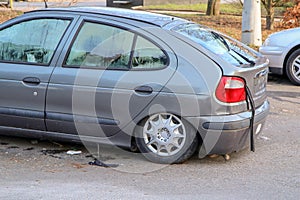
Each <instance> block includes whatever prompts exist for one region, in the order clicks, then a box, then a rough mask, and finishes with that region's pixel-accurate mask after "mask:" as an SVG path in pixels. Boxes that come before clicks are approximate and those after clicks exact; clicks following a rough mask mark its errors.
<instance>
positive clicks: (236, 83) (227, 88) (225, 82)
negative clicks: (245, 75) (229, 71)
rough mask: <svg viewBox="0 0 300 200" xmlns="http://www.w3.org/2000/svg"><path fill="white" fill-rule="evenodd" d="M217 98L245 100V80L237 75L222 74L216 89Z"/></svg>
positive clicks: (230, 100)
mask: <svg viewBox="0 0 300 200" xmlns="http://www.w3.org/2000/svg"><path fill="white" fill-rule="evenodd" d="M216 97H217V99H218V100H220V101H222V102H225V103H237V102H241V101H245V100H246V89H245V81H244V80H243V79H242V78H239V77H230V76H223V77H222V78H221V80H220V83H219V85H218V87H217V90H216Z"/></svg>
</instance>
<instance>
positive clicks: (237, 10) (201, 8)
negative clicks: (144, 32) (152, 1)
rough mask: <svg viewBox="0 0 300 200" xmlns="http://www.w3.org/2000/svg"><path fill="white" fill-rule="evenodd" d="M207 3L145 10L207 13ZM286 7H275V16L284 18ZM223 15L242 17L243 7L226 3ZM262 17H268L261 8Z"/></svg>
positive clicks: (154, 6)
mask: <svg viewBox="0 0 300 200" xmlns="http://www.w3.org/2000/svg"><path fill="white" fill-rule="evenodd" d="M206 8H207V4H206V3H199V4H162V5H150V6H145V7H143V9H145V10H177V11H197V12H202V13H205V12H206ZM285 10H286V7H275V16H282V15H283V13H284V12H285ZM220 11H221V14H226V15H242V11H243V7H242V5H241V4H240V3H225V4H221V5H220ZM261 12H262V15H266V10H265V8H264V7H263V5H262V6H261Z"/></svg>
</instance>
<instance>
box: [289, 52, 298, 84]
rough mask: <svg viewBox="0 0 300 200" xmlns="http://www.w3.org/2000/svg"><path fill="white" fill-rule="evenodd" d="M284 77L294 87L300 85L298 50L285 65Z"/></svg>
mask: <svg viewBox="0 0 300 200" xmlns="http://www.w3.org/2000/svg"><path fill="white" fill-rule="evenodd" d="M286 75H287V76H288V78H289V79H290V81H291V82H292V83H293V84H295V85H300V49H297V50H296V51H294V52H293V53H292V54H291V55H290V56H289V58H288V60H287V64H286Z"/></svg>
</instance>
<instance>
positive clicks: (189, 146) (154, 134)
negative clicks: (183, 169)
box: [136, 113, 198, 164]
mask: <svg viewBox="0 0 300 200" xmlns="http://www.w3.org/2000/svg"><path fill="white" fill-rule="evenodd" d="M136 143H137V146H138V148H139V149H140V151H141V152H142V154H143V155H144V156H145V157H146V158H147V159H148V160H150V161H152V162H156V163H163V164H171V163H182V162H184V161H185V160H187V159H188V158H189V157H191V156H192V155H193V153H194V152H195V150H196V148H197V146H198V139H197V135H196V131H195V129H194V128H193V127H192V126H191V125H190V124H188V123H187V122H185V121H184V120H181V119H180V118H179V117H177V116H175V115H173V114H169V113H159V114H154V115H152V116H150V117H149V118H148V119H147V120H144V122H142V123H141V126H139V128H138V129H137V130H136Z"/></svg>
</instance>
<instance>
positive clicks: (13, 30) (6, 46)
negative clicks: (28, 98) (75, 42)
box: [0, 19, 70, 65]
mask: <svg viewBox="0 0 300 200" xmlns="http://www.w3.org/2000/svg"><path fill="white" fill-rule="evenodd" d="M69 24H70V20H63V19H36V20H30V21H25V22H21V23H19V24H15V25H13V26H10V27H8V28H5V29H3V30H0V60H2V61H7V62H15V63H29V64H45V65H46V64H49V63H50V60H51V58H52V56H53V54H54V51H55V49H56V48H57V46H58V44H59V41H60V40H61V38H62V36H63V34H64V32H65V31H66V29H67V27H68V25H69Z"/></svg>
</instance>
